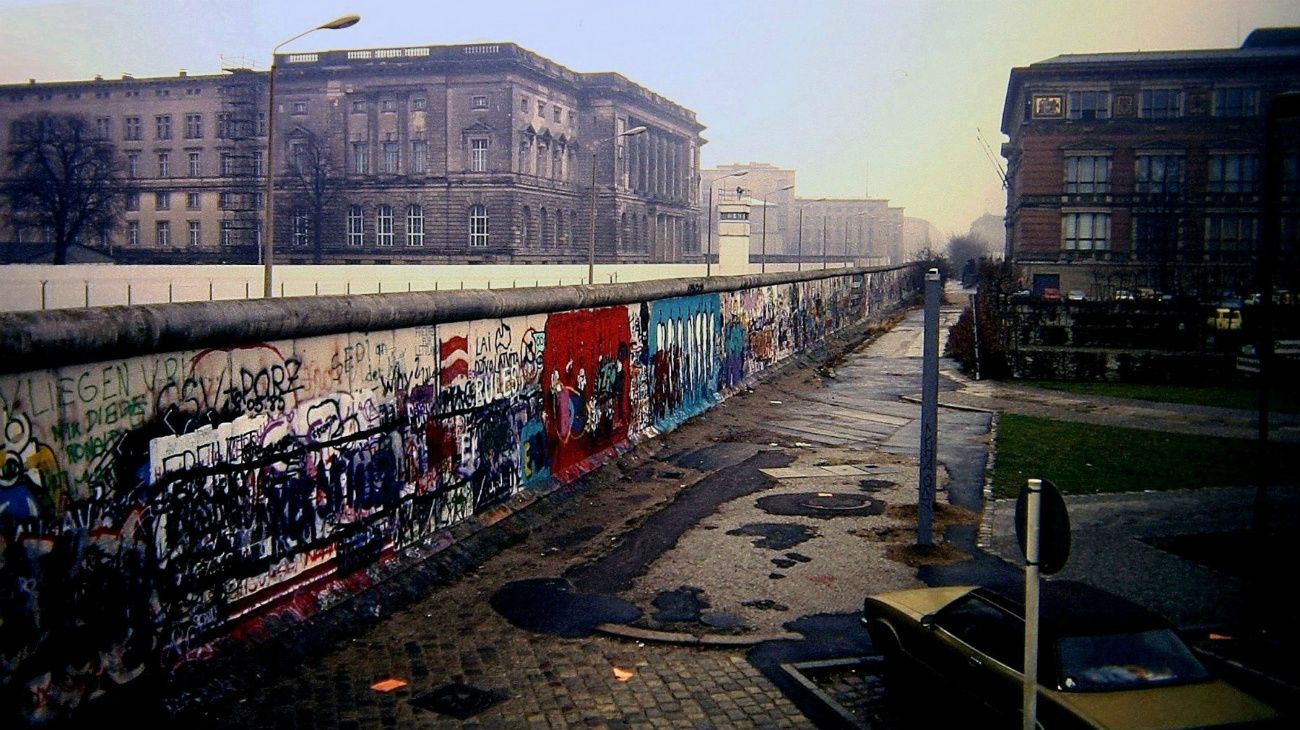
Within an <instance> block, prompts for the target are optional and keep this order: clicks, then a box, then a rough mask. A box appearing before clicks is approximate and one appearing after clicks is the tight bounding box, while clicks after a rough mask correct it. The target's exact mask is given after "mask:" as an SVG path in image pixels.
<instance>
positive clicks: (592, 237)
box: [543, 127, 646, 284]
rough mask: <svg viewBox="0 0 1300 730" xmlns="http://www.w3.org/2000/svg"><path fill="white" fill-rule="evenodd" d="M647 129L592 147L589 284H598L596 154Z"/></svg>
mask: <svg viewBox="0 0 1300 730" xmlns="http://www.w3.org/2000/svg"><path fill="white" fill-rule="evenodd" d="M645 131H646V128H645V127H633V128H631V129H629V130H627V131H626V132H620V133H619V134H616V135H614V136H613V137H606V138H605V139H602V140H600V141H599V142H596V143H595V144H593V145H592V146H591V230H590V231H588V235H587V283H588V284H595V283H596V278H595V277H596V152H597V151H599V150H600V146H601V145H603V144H605V143H606V142H612V141H614V140H616V139H618V138H619V137H635V136H636V135H638V134H645ZM543 235H545V234H543Z"/></svg>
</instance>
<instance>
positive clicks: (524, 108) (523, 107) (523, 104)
mask: <svg viewBox="0 0 1300 730" xmlns="http://www.w3.org/2000/svg"><path fill="white" fill-rule="evenodd" d="M519 111H521V112H523V113H525V114H527V113H528V97H526V96H521V97H519Z"/></svg>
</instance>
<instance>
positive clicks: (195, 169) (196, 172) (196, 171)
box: [189, 152, 203, 177]
mask: <svg viewBox="0 0 1300 730" xmlns="http://www.w3.org/2000/svg"><path fill="white" fill-rule="evenodd" d="M189 159H190V177H202V176H203V157H202V153H200V152H190V153H189Z"/></svg>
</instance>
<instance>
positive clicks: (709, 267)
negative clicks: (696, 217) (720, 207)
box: [704, 170, 749, 278]
mask: <svg viewBox="0 0 1300 730" xmlns="http://www.w3.org/2000/svg"><path fill="white" fill-rule="evenodd" d="M748 174H749V170H741V171H740V172H733V173H731V174H730V175H723V176H722V177H720V178H718V179H716V180H714V181H712V182H710V183H709V244H708V250H706V251H705V252H704V276H705V277H706V278H707V277H709V276H711V275H712V274H713V186H714V185H717V184H718V182H719V181H720V180H726V179H727V178H729V177H743V176H745V175H748Z"/></svg>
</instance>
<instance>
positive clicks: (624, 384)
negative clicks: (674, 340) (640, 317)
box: [542, 307, 632, 481]
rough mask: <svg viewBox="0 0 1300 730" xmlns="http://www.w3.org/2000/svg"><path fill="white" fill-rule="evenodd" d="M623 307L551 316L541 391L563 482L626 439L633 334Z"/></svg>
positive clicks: (554, 471) (555, 470) (556, 466)
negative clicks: (543, 395)
mask: <svg viewBox="0 0 1300 730" xmlns="http://www.w3.org/2000/svg"><path fill="white" fill-rule="evenodd" d="M627 316H628V315H627V309H626V308H625V307H608V308H605V309H587V310H581V311H575V312H564V313H561V314H552V315H551V316H550V317H548V318H547V320H546V350H545V352H544V354H543V357H542V387H543V388H544V389H545V393H546V399H545V403H546V414H545V418H546V434H547V437H548V442H549V444H550V445H551V449H552V453H551V473H552V474H553V475H555V476H557V477H559V478H560V479H561V480H562V481H563V479H564V478H565V475H566V473H567V472H568V471H569V470H570V469H572V468H573V467H575V466H577V465H579V464H580V463H581V462H582V461H583V460H585V459H587V458H589V457H591V456H594V455H596V454H599V453H600V452H602V451H604V450H606V449H608V448H610V447H613V446H615V445H617V444H620V443H622V442H624V441H626V440H627V437H628V426H629V425H630V423H631V420H632V416H631V407H630V404H629V394H630V392H631V382H632V372H631V368H632V363H631V362H630V359H629V357H628V353H629V351H630V349H631V345H630V343H631V330H630V327H629V326H628V319H627Z"/></svg>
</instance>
